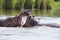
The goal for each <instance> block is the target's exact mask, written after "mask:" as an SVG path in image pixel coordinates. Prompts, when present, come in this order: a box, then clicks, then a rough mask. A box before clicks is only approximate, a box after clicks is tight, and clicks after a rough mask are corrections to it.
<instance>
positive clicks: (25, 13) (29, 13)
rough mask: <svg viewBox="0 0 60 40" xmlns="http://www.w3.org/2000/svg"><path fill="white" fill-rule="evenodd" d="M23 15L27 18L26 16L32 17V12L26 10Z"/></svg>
mask: <svg viewBox="0 0 60 40" xmlns="http://www.w3.org/2000/svg"><path fill="white" fill-rule="evenodd" d="M22 15H24V16H26V15H27V16H30V15H31V12H30V11H29V10H25V11H23V12H22Z"/></svg>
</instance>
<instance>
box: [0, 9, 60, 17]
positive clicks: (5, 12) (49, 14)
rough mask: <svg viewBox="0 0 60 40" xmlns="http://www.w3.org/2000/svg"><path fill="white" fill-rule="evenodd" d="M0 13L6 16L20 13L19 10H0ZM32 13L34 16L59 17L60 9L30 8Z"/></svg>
mask: <svg viewBox="0 0 60 40" xmlns="http://www.w3.org/2000/svg"><path fill="white" fill-rule="evenodd" d="M0 12H1V13H0V15H6V16H15V15H19V14H20V13H21V10H19V11H17V10H0ZM31 13H32V15H34V16H47V17H60V9H51V10H47V11H45V10H42V11H41V10H32V11H31Z"/></svg>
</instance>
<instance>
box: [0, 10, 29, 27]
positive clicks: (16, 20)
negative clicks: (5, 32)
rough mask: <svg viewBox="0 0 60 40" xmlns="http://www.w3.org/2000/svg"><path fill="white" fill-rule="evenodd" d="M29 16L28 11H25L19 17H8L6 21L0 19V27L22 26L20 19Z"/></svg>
mask: <svg viewBox="0 0 60 40" xmlns="http://www.w3.org/2000/svg"><path fill="white" fill-rule="evenodd" d="M29 15H30V11H29V10H25V11H24V12H22V13H21V14H20V15H19V16H15V17H9V18H7V19H4V20H3V19H0V26H1V27H17V26H21V25H22V23H21V22H22V17H24V16H29Z"/></svg>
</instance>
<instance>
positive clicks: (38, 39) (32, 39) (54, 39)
mask: <svg viewBox="0 0 60 40" xmlns="http://www.w3.org/2000/svg"><path fill="white" fill-rule="evenodd" d="M2 18H4V19H5V18H7V16H0V19H2ZM35 19H36V20H37V21H38V22H39V23H57V24H60V17H41V16H36V17H35ZM38 19H40V20H38ZM0 40H60V28H52V27H49V26H35V27H32V28H23V27H16V28H14V27H0Z"/></svg>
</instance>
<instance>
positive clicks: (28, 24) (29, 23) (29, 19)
mask: <svg viewBox="0 0 60 40" xmlns="http://www.w3.org/2000/svg"><path fill="white" fill-rule="evenodd" d="M34 26H49V27H55V28H60V25H59V24H57V23H44V24H39V23H38V22H37V21H36V20H35V19H34V16H28V17H27V20H26V23H25V24H24V25H23V27H34Z"/></svg>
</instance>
